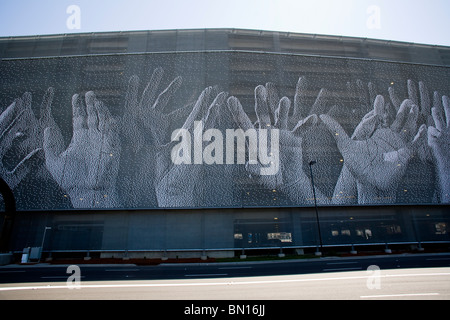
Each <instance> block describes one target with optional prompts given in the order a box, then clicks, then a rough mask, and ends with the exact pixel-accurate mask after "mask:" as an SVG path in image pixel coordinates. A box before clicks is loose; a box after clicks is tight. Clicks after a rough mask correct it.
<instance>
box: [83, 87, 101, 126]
mask: <svg viewBox="0 0 450 320" xmlns="http://www.w3.org/2000/svg"><path fill="white" fill-rule="evenodd" d="M85 100H86V111H87V126H88V128H89V129H91V130H92V129H98V116H97V108H96V107H95V104H96V103H97V102H98V101H97V98H96V96H95V93H94V92H93V91H89V92H86V94H85Z"/></svg>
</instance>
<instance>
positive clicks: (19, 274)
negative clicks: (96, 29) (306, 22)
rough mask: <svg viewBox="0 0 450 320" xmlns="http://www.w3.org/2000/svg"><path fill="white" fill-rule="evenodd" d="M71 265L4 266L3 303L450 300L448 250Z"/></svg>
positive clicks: (0, 296) (0, 270) (1, 281)
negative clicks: (72, 267)
mask: <svg viewBox="0 0 450 320" xmlns="http://www.w3.org/2000/svg"><path fill="white" fill-rule="evenodd" d="M67 268H68V266H67V265H63V266H61V265H45V264H41V265H34V266H22V265H9V266H3V267H0V300H8V299H13V300H20V299H40V300H46V299H49V300H53V299H58V300H60V299H70V300H79V299H82V300H86V299H96V300H103V299H108V300H115V299H119V300H127V299H133V300H140V299H149V300H155V299H156V300H230V299H231V300H233V301H234V300H278V299H281V300H305V299H306V300H307V299H313V300H316V299H321V300H335V299H340V300H347V299H349V300H379V299H382V300H389V299H395V300H397V299H408V300H411V299H420V300H425V299H430V300H440V299H443V300H450V254H447V253H445V254H405V255H386V256H372V257H349V258H319V259H308V260H286V261H276V262H273V261H272V262H238V263H206V264H200V263H199V264H161V265H158V266H136V265H131V264H130V265H80V266H79V274H78V280H79V282H76V281H74V278H73V276H74V275H75V273H72V272H69V273H68V272H67V271H68V270H67ZM70 277H72V278H70ZM68 279H69V281H68Z"/></svg>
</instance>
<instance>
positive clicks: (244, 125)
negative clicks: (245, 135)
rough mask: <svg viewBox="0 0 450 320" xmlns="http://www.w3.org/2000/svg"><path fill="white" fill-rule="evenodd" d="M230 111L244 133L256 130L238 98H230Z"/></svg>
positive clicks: (228, 103) (228, 102) (228, 101)
mask: <svg viewBox="0 0 450 320" xmlns="http://www.w3.org/2000/svg"><path fill="white" fill-rule="evenodd" d="M227 105H228V109H229V110H230V112H231V114H232V115H233V119H234V121H235V122H236V124H237V125H238V126H239V127H240V128H241V129H242V130H244V131H247V130H248V129H254V126H253V124H252V121H251V120H250V118H249V117H248V116H247V113H245V111H244V108H242V105H241V102H240V101H239V100H238V99H237V98H236V97H229V98H228V100H227Z"/></svg>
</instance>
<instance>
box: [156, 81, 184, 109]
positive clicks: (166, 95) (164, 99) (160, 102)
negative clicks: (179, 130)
mask: <svg viewBox="0 0 450 320" xmlns="http://www.w3.org/2000/svg"><path fill="white" fill-rule="evenodd" d="M182 82H183V80H182V78H181V77H176V78H175V79H174V80H173V81H172V82H171V83H170V84H169V86H168V87H167V88H166V89H165V90H164V91H163V92H161V94H160V95H159V96H158V98H157V99H156V101H155V104H154V105H153V109H154V110H157V111H159V112H163V111H164V109H165V108H166V106H167V104H168V102H169V99H170V98H171V97H172V96H173V95H174V94H175V92H176V91H177V90H178V89H179V88H180V87H181V83H182Z"/></svg>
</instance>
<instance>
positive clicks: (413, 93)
mask: <svg viewBox="0 0 450 320" xmlns="http://www.w3.org/2000/svg"><path fill="white" fill-rule="evenodd" d="M407 87H408V97H409V99H410V100H412V102H414V104H415V105H419V99H418V97H417V86H416V83H415V82H414V81H413V80H411V79H409V80H408V84H407Z"/></svg>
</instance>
